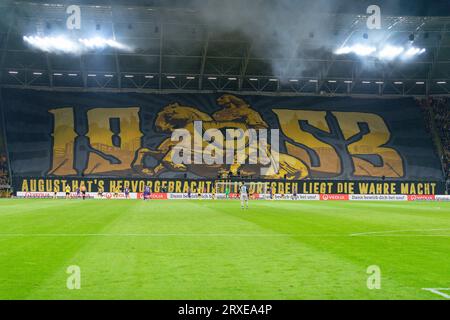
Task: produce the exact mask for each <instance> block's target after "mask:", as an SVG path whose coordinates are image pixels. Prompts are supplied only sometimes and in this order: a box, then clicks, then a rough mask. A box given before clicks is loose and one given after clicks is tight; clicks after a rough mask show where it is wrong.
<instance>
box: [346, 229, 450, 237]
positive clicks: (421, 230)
mask: <svg viewBox="0 0 450 320" xmlns="http://www.w3.org/2000/svg"><path fill="white" fill-rule="evenodd" d="M448 230H450V228H445V229H415V230H387V231H372V232H360V233H352V234H350V236H351V237H356V236H367V235H377V234H386V233H399V232H427V231H448Z"/></svg>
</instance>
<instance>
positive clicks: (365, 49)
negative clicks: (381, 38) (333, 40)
mask: <svg viewBox="0 0 450 320" xmlns="http://www.w3.org/2000/svg"><path fill="white" fill-rule="evenodd" d="M376 50H377V48H375V47H372V46H367V45H363V44H356V45H353V46H350V47H349V46H345V47H340V48H339V49H337V50H336V51H335V52H334V53H335V54H337V55H341V54H349V53H354V54H356V55H358V56H368V55H371V54H372V53H374V52H375V51H376Z"/></svg>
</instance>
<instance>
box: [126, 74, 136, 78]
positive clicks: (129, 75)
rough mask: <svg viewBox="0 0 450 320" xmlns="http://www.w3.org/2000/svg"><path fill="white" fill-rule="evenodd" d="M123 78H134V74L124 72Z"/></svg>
mask: <svg viewBox="0 0 450 320" xmlns="http://www.w3.org/2000/svg"><path fill="white" fill-rule="evenodd" d="M125 78H134V76H133V75H132V74H126V75H125Z"/></svg>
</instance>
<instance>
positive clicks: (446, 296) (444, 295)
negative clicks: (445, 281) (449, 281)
mask: <svg viewBox="0 0 450 320" xmlns="http://www.w3.org/2000/svg"><path fill="white" fill-rule="evenodd" d="M422 290H426V291H430V292H432V293H434V294H437V295H440V296H441V297H444V298H445V299H450V295H448V294H446V293H443V292H441V290H445V291H450V288H422Z"/></svg>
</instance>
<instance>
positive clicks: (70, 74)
mask: <svg viewBox="0 0 450 320" xmlns="http://www.w3.org/2000/svg"><path fill="white" fill-rule="evenodd" d="M68 76H69V77H76V76H78V74H76V73H69V74H68Z"/></svg>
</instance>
